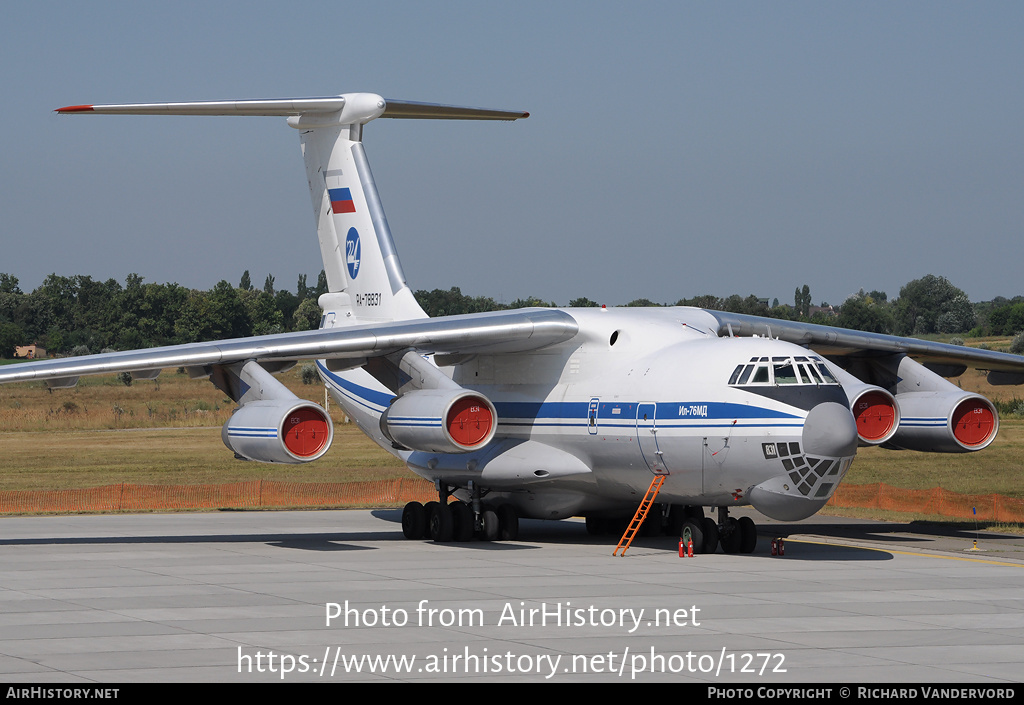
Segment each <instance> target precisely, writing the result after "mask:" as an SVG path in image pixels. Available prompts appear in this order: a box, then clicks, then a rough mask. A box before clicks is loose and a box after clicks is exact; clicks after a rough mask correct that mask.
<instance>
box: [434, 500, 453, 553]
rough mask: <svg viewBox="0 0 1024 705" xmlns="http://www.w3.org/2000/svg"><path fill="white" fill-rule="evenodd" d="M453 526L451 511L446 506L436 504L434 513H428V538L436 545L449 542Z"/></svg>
mask: <svg viewBox="0 0 1024 705" xmlns="http://www.w3.org/2000/svg"><path fill="white" fill-rule="evenodd" d="M454 524H455V522H454V521H453V520H452V510H451V509H449V507H448V505H447V504H441V503H440V502H438V503H437V506H436V507H434V511H432V512H431V513H430V538H431V539H433V540H434V541H436V542H437V543H445V542H447V541H451V540H452V530H453V529H454V528H455V526H454Z"/></svg>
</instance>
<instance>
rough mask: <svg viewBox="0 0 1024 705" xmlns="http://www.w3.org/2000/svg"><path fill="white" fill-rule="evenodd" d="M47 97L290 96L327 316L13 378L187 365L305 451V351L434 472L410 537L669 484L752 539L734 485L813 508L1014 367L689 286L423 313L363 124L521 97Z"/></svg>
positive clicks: (368, 416) (699, 523) (984, 422)
mask: <svg viewBox="0 0 1024 705" xmlns="http://www.w3.org/2000/svg"><path fill="white" fill-rule="evenodd" d="M57 112H59V113H62V114H70V115H100V114H108V115H235V116H241V115H245V116H249V115H268V116H280V117H285V118H286V119H287V123H288V125H289V126H290V127H293V128H295V129H296V130H297V131H298V133H299V140H300V144H301V147H302V155H303V158H304V161H305V166H306V180H307V182H308V183H309V190H310V196H311V197H312V203H313V213H314V217H315V219H316V224H317V234H318V236H319V241H320V251H321V254H322V256H323V265H324V271H325V272H326V275H327V283H328V293H326V294H324V295H323V296H321V297H320V299H319V304H320V307H321V308H322V310H323V317H322V319H321V323H320V328H319V329H318V330H315V331H303V332H294V333H282V334H277V335H266V336H260V337H253V338H244V339H235V340H223V341H217V342H208V343H193V344H187V345H176V346H170V347H163V348H153V349H148V350H133V351H123V352H114V353H106V354H100V355H91V356H86V357H76V358H69V359H58V360H46V361H39V362H33V363H25V364H21V365H16V366H9V367H4V368H3V369H2V370H0V382H15V381H25V380H45V381H46V382H47V384H48V385H49V386H50V387H53V388H57V387H69V386H73V385H74V384H75V383H76V382H77V379H78V377H79V376H81V375H90V374H101V373H107V374H109V373H115V372H124V371H129V372H131V373H132V374H133V375H134V376H136V377H140V378H152V377H154V376H156V374H158V372H159V370H160V369H161V368H166V367H182V366H183V367H185V368H187V370H188V371H189V373H190V374H191V375H192V376H194V377H208V378H209V379H210V380H211V381H212V382H213V384H215V385H216V386H217V387H218V388H219V389H221V390H223V391H224V393H225V394H227V395H229V396H230V397H231V399H233V400H234V401H235V403H236V404H237V405H238V408H237V409H236V410H235V412H234V413H233V415H232V416H231V418H230V419H229V420H228V422H227V423H226V424H225V426H224V428H223V431H222V436H223V439H224V443H225V445H227V447H228V448H229V449H230V450H232V451H234V453H235V454H236V456H237V457H240V458H245V459H249V460H256V461H263V462H271V463H305V462H310V461H314V460H317V459H318V458H321V457H322V456H323V455H324V454H325V453H326V452H327V450H328V448H329V447H330V445H331V440H332V438H333V427H332V424H331V419H330V417H329V416H328V414H327V413H326V412H325V411H324V409H323V408H321V407H320V406H318V405H316V404H314V403H312V402H309V401H305V400H302V399H299V398H298V397H296V396H295V395H294V394H292V393H291V392H290V391H289V390H288V389H287V388H286V387H285V386H284V385H283V384H282V383H281V382H279V381H278V380H277V379H276V378H275V377H274V373H278V372H281V371H282V370H284V369H286V368H288V367H290V366H292V365H294V364H295V362H296V361H297V360H301V359H316V360H317V363H316V364H317V369H318V370H319V373H320V376H321V378H322V379H323V381H324V383H325V385H326V386H327V388H328V389H329V391H330V394H331V396H332V397H333V398H334V399H335V400H336V401H337V403H339V404H340V405H341V406H342V407H343V408H344V410H345V413H346V414H347V415H348V416H349V417H350V418H351V419H352V420H354V422H355V423H356V424H358V426H359V428H360V429H361V430H362V431H363V432H365V433H366V434H367V435H368V436H369V437H370V438H372V439H373V440H374V441H375V442H377V443H378V444H379V445H380V446H381V447H382V448H384V449H386V450H388V451H389V452H391V453H393V454H395V455H396V456H398V457H399V458H401V459H402V460H403V461H404V462H405V463H406V464H407V465H408V467H409V468H410V469H412V470H413V471H414V472H415V473H417V474H418V475H421V476H422V477H424V478H426V479H428V480H430V481H432V482H433V483H434V485H435V487H436V488H437V492H438V501H437V502H430V503H428V504H427V505H426V506H423V505H420V504H419V503H410V504H409V505H407V506H406V507H405V509H404V511H403V516H402V528H403V532H404V533H405V535H406V536H407V537H409V538H421V537H424V536H429V537H430V538H432V539H433V540H435V541H451V540H456V541H461V540H467V539H470V538H472V537H473V536H474V535H477V536H479V537H481V538H484V539H502V540H511V539H514V538H515V537H516V535H517V533H518V526H519V518H521V517H528V518H536V519H562V518H566V517H570V516H585V517H586V518H587V527H588V529H590V530H592V531H595V532H599V531H610V530H612V529H611V527H612V526H614V525H615V522H616V521H619V520H620V519H621V518H622V517H625V518H627V519H628V517H630V516H632V515H633V512H634V510H636V508H637V506H638V505H639V504H641V499H642V498H645V497H650V495H649V494H648V491H649V490H652V489H653V488H655V487H656V486H657V485H660V489H658V490H657V492H658V494H657V504H656V505H654V506H655V507H657V508H658V510H657V511H654V512H652V514H651V515H650V516H649V518H648V521H653V522H654V523H656V524H660V525H661V526H662V527H663V528H667V529H668V530H669V531H671V532H672V533H673V534H676V535H678V533H677V532H688V535H689V536H690V537H691V539H692V540H693V543H694V545H695V549H696V551H698V552H713V551H715V550H716V549H717V547H718V545H719V544H720V545H721V546H722V548H723V550H725V551H727V552H750V551H752V550H754V546H755V544H756V527H755V526H754V523H753V522H752V521H751V520H750V519H749V517H744V518H742V519H739V520H737V518H735V517H730V516H729V510H730V509H731V508H733V507H740V506H744V505H752V506H753V507H754V508H755V509H756V510H758V511H759V512H761V513H763V514H765V515H767V516H769V517H773V518H776V519H779V520H783V521H793V520H798V519H802V518H805V517H808V516H810V515H812V514H814V513H815V512H816V511H818V510H819V509H820V508H821V507H822V506H823V505H824V504H825V502H826V501H827V500H828V499H829V497H831V496H832V494H833V492H834V491H835V490H836V487H837V486H838V485H839V483H840V482H841V481H842V479H843V476H844V475H845V474H846V472H847V470H848V469H849V467H850V464H851V463H852V462H853V460H854V456H855V455H856V452H857V448H858V446H870V445H883V446H886V447H890V448H895V449H906V450H916V451H926V452H944V453H963V452H969V451H976V450H981V449H983V448H985V447H986V446H988V445H989V444H990V443H991V442H992V440H993V438H995V436H996V432H997V430H998V416H997V414H996V410H995V408H994V407H993V405H992V404H991V402H989V401H988V400H987V399H985V398H983V397H981V396H978V395H976V394H972V393H968V392H964V391H963V390H961V389H960V388H959V387H957V386H956V385H954V384H952V383H950V382H949V381H947V380H946V379H944V377H951V376H956V375H959V374H961V373H962V372H964V371H965V370H966V368H967V367H974V368H978V369H982V370H987V371H988V380H989V381H990V382H991V383H993V384H1021V383H1024V358H1022V357H1019V356H1016V355H1010V354H1005V353H998V352H993V351H986V350H978V349H972V348H965V347H960V346H952V345H943V344H939V343H930V342H925V341H920V340H914V339H908V338H899V337H893V336H886V335H876V334H870V333H863V332H857V331H851V330H843V329H837V328H829V327H824V326H817V325H811V324H804V323H794V322H788V321H778V320H772V319H766V318H759V317H756V316H746V315H738V314H733V313H724V312H720V311H711V310H703V309H698V308H688V307H675V308H653V309H637V308H617V309H616V308H612V309H608V308H567V309H545V308H527V309H520V310H514V311H498V312H492V313H479V314H472V315H465V316H448V317H441V318H428V317H427V316H426V314H425V313H424V312H423V310H422V309H421V308H420V307H419V305H418V304H417V303H416V300H415V298H414V297H413V294H412V291H411V290H410V288H409V286H408V285H407V284H406V278H405V274H404V272H403V268H402V265H401V263H400V261H399V258H398V251H397V249H396V247H395V243H394V241H393V239H392V236H391V231H390V229H389V228H388V222H387V219H386V218H385V216H384V211H383V209H382V207H381V202H380V198H379V196H378V193H377V188H376V186H375V183H374V179H373V176H372V175H371V172H370V167H369V165H368V163H367V159H366V154H365V152H364V150H363V127H364V125H366V124H367V123H369V122H371V121H372V120H375V119H377V118H397V119H402V118H405V119H466V120H517V119H521V118H526V117H528V113H524V112H508V111H501V110H485V109H478V108H463V107H456V106H449V105H435V104H428V103H417V102H409V101H397V100H385V99H383V98H381V97H380V96H378V95H374V94H369V93H350V94H345V95H340V96H333V97H326V98H307V99H286V100H255V101H250V100H242V101H217V102H209V101H204V102H188V103H151V104H121V105H78V106H72V107H67V108H60V109H59V110H58V111H57ZM453 498H454V500H455V501H452V500H453ZM705 508H709V509H711V510H715V509H717V512H714V511H711V512H710V513H711V516H705V514H704V510H705ZM620 528H621V525H620Z"/></svg>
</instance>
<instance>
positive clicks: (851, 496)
mask: <svg viewBox="0 0 1024 705" xmlns="http://www.w3.org/2000/svg"><path fill="white" fill-rule="evenodd" d="M828 504H829V506H833V507H854V508H866V509H888V510H891V511H894V512H911V513H914V514H933V515H938V516H946V517H951V518H956V519H974V518H977V519H980V520H982V521H998V522H1004V523H1007V524H1024V500H1022V499H1014V498H1013V497H1004V496H1003V495H998V494H958V493H956V492H950V491H949V490H945V489H943V488H941V487H935V488H933V489H930V490H909V489H903V488H900V487H892V486H890V485H886V484H884V483H881V482H876V483H875V484H872V485H840V486H839V487H838V488H837V489H836V491H835V494H833V495H832V498H831V499H829V501H828ZM975 509H977V514H976V515H975V513H974V510H975Z"/></svg>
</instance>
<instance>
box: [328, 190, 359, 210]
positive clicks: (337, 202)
mask: <svg viewBox="0 0 1024 705" xmlns="http://www.w3.org/2000/svg"><path fill="white" fill-rule="evenodd" d="M327 193H328V194H329V195H330V197H331V211H332V212H334V213H335V214H337V213H355V212H356V204H355V201H353V200H352V192H351V191H349V190H348V189H347V188H332V189H327Z"/></svg>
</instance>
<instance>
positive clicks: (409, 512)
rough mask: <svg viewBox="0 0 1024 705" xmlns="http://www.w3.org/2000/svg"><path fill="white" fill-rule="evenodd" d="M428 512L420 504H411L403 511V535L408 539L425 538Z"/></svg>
mask: <svg viewBox="0 0 1024 705" xmlns="http://www.w3.org/2000/svg"><path fill="white" fill-rule="evenodd" d="M426 515H427V513H426V511H425V510H424V509H423V505H422V504H420V503H419V502H409V503H408V504H407V505H405V509H403V510H402V534H403V535H405V538H407V539H421V538H423V533H424V529H426V526H427V519H426Z"/></svg>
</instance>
